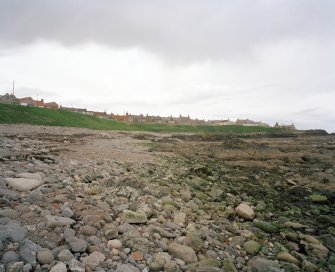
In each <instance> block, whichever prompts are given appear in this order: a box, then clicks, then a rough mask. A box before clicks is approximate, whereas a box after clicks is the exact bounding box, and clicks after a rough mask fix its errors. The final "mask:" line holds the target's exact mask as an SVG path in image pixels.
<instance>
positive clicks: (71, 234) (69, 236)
mask: <svg viewBox="0 0 335 272" xmlns="http://www.w3.org/2000/svg"><path fill="white" fill-rule="evenodd" d="M63 235H64V238H65V241H66V242H68V243H70V242H71V241H73V239H75V238H76V231H75V230H74V229H71V228H65V229H64V233H63Z"/></svg>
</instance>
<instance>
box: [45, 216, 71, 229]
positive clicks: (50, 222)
mask: <svg viewBox="0 0 335 272" xmlns="http://www.w3.org/2000/svg"><path fill="white" fill-rule="evenodd" d="M45 221H46V225H47V227H48V228H55V227H64V226H68V225H72V224H74V223H76V221H74V220H73V219H71V218H68V217H61V216H53V215H46V216H45Z"/></svg>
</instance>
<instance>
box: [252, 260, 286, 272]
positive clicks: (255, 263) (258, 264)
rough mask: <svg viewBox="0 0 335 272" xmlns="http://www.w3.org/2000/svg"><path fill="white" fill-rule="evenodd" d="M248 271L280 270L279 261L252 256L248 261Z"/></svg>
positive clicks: (280, 271) (267, 271) (272, 271)
mask: <svg viewBox="0 0 335 272" xmlns="http://www.w3.org/2000/svg"><path fill="white" fill-rule="evenodd" d="M248 268H249V270H250V271H255V272H269V271H271V272H282V270H281V269H280V265H279V263H276V262H274V261H270V260H267V259H264V258H261V257H254V258H252V259H251V260H250V261H249V262H248Z"/></svg>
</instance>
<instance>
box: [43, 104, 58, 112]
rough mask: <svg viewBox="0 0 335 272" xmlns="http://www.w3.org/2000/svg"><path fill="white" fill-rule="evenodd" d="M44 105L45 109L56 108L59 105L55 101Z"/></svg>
mask: <svg viewBox="0 0 335 272" xmlns="http://www.w3.org/2000/svg"><path fill="white" fill-rule="evenodd" d="M44 107H45V108H47V109H52V110H58V108H59V105H58V104H57V103H56V102H47V103H44Z"/></svg>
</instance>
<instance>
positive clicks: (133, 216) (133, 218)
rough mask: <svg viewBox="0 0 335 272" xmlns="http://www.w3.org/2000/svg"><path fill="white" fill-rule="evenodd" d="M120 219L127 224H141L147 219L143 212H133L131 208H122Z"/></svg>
mask: <svg viewBox="0 0 335 272" xmlns="http://www.w3.org/2000/svg"><path fill="white" fill-rule="evenodd" d="M122 219H123V221H124V222H126V223H129V224H143V223H146V222H147V221H148V219H147V216H146V215H145V213H143V212H134V211H131V210H124V211H123V212H122Z"/></svg>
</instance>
